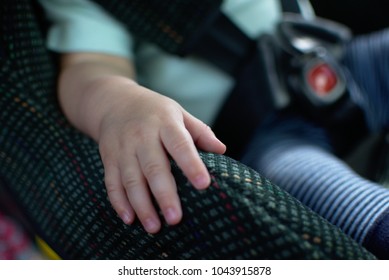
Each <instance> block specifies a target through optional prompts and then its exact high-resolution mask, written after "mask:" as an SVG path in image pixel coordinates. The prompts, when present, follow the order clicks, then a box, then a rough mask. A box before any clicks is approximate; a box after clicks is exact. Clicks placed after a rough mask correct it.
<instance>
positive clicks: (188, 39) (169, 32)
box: [94, 0, 222, 54]
mask: <svg viewBox="0 0 389 280" xmlns="http://www.w3.org/2000/svg"><path fill="white" fill-rule="evenodd" d="M94 1H95V2H96V3H98V4H100V5H102V6H103V7H104V8H105V9H106V10H107V11H109V12H110V13H112V14H114V15H115V16H116V17H117V18H118V19H119V20H120V21H122V22H123V23H125V24H126V25H127V27H129V29H130V31H131V32H132V33H134V34H136V35H137V37H138V38H140V39H143V40H147V41H151V42H153V43H156V44H158V45H159V46H160V47H161V48H163V49H164V50H165V51H168V52H171V53H176V54H186V53H187V52H188V51H189V50H190V49H191V48H192V47H193V43H194V41H195V40H196V39H197V38H198V37H199V36H201V34H202V33H203V32H204V31H206V29H207V28H208V24H209V23H210V22H212V21H213V20H214V19H215V17H216V15H217V14H218V11H219V7H220V5H221V3H222V0H197V1H181V0H170V1H160V0H146V1H145V0H132V1H106V0H94ZM150 7H152V8H150ZM177 11H179V12H177ZM188 35H190V36H188ZM193 40H194V41H193Z"/></svg>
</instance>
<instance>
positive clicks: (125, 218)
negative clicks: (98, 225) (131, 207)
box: [120, 212, 131, 224]
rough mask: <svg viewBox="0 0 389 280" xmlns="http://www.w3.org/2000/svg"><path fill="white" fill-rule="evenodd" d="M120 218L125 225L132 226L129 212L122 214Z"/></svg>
mask: <svg viewBox="0 0 389 280" xmlns="http://www.w3.org/2000/svg"><path fill="white" fill-rule="evenodd" d="M120 218H121V219H122V221H123V222H124V223H125V224H130V223H131V216H130V214H128V213H127V212H125V213H122V214H121V215H120Z"/></svg>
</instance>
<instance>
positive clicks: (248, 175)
mask: <svg viewBox="0 0 389 280" xmlns="http://www.w3.org/2000/svg"><path fill="white" fill-rule="evenodd" d="M0 20H1V25H0V28H1V33H0V34H1V35H0V36H1V38H0V40H1V41H0V42H1V46H2V47H3V50H2V52H1V54H2V56H1V58H0V108H1V110H0V124H1V129H0V177H1V178H3V180H4V181H5V182H6V184H7V186H8V190H9V192H10V193H11V194H12V195H13V197H14V198H15V200H16V201H17V203H18V205H19V207H20V208H21V209H22V210H23V212H24V214H25V215H26V217H27V219H28V221H29V222H30V223H31V224H32V226H33V228H34V230H35V231H36V232H37V234H38V235H39V236H41V237H42V238H43V239H44V240H45V241H46V242H47V243H48V244H49V245H50V246H51V247H52V248H53V249H54V250H55V251H56V252H57V253H58V254H59V255H60V256H61V257H62V258H66V259H374V256H373V255H371V254H370V253H369V252H367V251H366V250H365V249H364V248H362V247H360V246H359V245H357V244H356V243H355V242H354V241H353V240H352V239H351V238H349V237H348V236H346V235H345V234H343V233H342V232H341V231H340V230H339V229H338V228H336V227H334V226H333V225H331V224H329V223H328V222H327V221H325V220H324V219H322V218H321V217H319V216H318V215H316V214H314V213H313V212H312V211H310V210H309V209H307V208H306V207H304V206H303V205H302V204H301V203H299V202H298V201H297V200H295V199H294V198H292V197H291V196H290V195H289V194H287V193H286V192H284V191H283V190H281V189H280V188H279V187H277V186H275V185H273V184H272V183H271V182H269V181H268V180H266V179H264V178H262V177H261V176H260V175H259V174H258V173H256V172H255V171H253V170H251V169H249V168H248V167H246V166H244V165H242V164H240V163H238V162H236V161H234V160H232V159H230V158H228V157H225V156H221V155H215V154H211V153H203V152H200V155H201V157H202V159H203V161H204V162H205V164H206V166H207V168H208V170H209V171H210V174H211V176H212V185H211V187H210V188H209V189H207V190H204V191H196V190H195V189H194V188H193V187H192V186H191V185H190V183H189V182H188V181H187V179H186V178H185V176H184V175H183V174H182V172H181V170H180V169H179V168H178V167H177V166H176V164H175V163H174V162H172V163H171V164H172V172H173V174H174V176H175V179H176V182H177V185H178V192H179V195H180V198H181V200H182V205H183V211H184V218H183V221H182V222H181V223H180V224H179V225H177V226H174V227H169V226H167V225H163V228H162V230H161V231H160V232H159V233H158V234H155V235H150V234H147V233H146V232H145V231H144V230H143V229H142V227H141V225H140V223H139V222H136V223H135V224H134V225H131V226H126V225H124V224H123V223H122V222H121V220H120V219H119V218H118V217H117V215H116V214H115V212H114V211H113V209H112V207H111V205H110V203H109V201H108V199H107V194H106V190H105V186H104V182H103V177H104V170H103V165H102V162H101V159H100V155H99V152H98V147H97V144H96V143H95V142H93V141H92V140H91V139H89V138H88V137H86V136H85V135H83V134H82V133H80V132H78V131H77V130H75V129H74V128H73V127H71V125H70V124H69V123H68V122H67V121H66V119H65V117H64V116H63V114H62V113H61V110H60V108H59V106H58V103H57V99H56V95H55V78H56V67H55V65H54V64H53V60H52V57H51V56H50V53H49V52H47V51H46V49H45V47H44V40H43V34H42V32H41V30H40V26H39V25H38V24H37V19H36V17H35V10H34V9H33V7H32V6H31V2H30V1H27V0H21V1H17V2H14V1H6V3H5V4H3V5H2V6H1V7H0Z"/></svg>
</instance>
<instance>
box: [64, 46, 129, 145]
mask: <svg viewBox="0 0 389 280" xmlns="http://www.w3.org/2000/svg"><path fill="white" fill-rule="evenodd" d="M61 66H62V69H61V75H60V78H59V89H58V94H59V100H60V104H61V107H62V109H63V111H64V113H65V115H66V116H67V118H68V119H69V121H70V122H71V123H72V124H73V125H74V126H76V127H77V128H78V129H80V130H81V131H82V132H84V133H86V134H88V135H89V136H91V137H92V138H94V139H95V140H98V135H99V126H100V122H101V119H102V116H103V115H104V114H105V113H106V112H107V110H110V109H111V108H112V106H113V104H114V103H117V102H120V96H115V97H114V98H113V95H114V94H116V95H118V92H122V91H114V90H113V89H115V86H116V87H117V86H118V85H119V84H120V85H121V86H122V85H123V84H128V85H129V86H131V85H135V83H134V82H133V80H134V78H135V74H134V70H133V67H132V65H131V63H130V61H128V60H127V59H126V58H120V57H115V56H109V55H103V54H89V53H75V54H66V55H63V57H62V65H61ZM119 81H120V82H119ZM114 92H115V93H114Z"/></svg>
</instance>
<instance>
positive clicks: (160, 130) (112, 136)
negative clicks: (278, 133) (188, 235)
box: [98, 82, 225, 233]
mask: <svg viewBox="0 0 389 280" xmlns="http://www.w3.org/2000/svg"><path fill="white" fill-rule="evenodd" d="M111 94H112V100H111V101H109V102H110V103H112V104H110V106H111V110H108V111H107V113H106V114H105V115H104V117H103V118H102V121H101V125H100V129H99V136H98V142H99V149H100V153H101V156H102V160H103V164H104V169H105V184H106V188H107V192H108V196H109V199H110V201H111V203H112V206H113V208H114V209H115V211H116V212H117V213H118V215H119V216H120V217H121V219H122V220H123V221H124V223H126V224H131V223H132V222H133V221H134V219H135V217H136V216H137V217H138V218H139V220H140V221H141V223H142V225H143V226H144V228H145V230H146V231H148V232H149V233H156V232H157V231H159V229H160V227H161V221H160V220H159V218H158V215H157V210H156V209H155V208H154V206H153V203H152V196H153V197H154V198H155V199H156V201H157V203H158V206H159V208H160V210H161V211H162V214H163V216H164V218H165V220H166V222H167V223H168V224H170V225H174V224H177V223H178V222H179V221H180V220H181V218H182V210H181V205H180V200H179V197H178V195H177V189H176V184H175V181H174V177H173V176H172V173H171V170H170V163H169V159H168V154H169V155H170V156H171V157H172V158H173V159H174V160H175V161H176V162H177V164H178V166H179V167H180V168H181V169H182V171H183V172H184V174H185V175H186V176H187V177H188V179H189V181H190V182H191V183H192V184H193V186H194V187H195V188H196V189H199V190H201V189H204V188H207V187H208V186H209V184H210V175H209V173H208V171H207V169H206V167H205V165H204V163H203V162H202V160H201V159H200V157H199V155H198V152H197V149H196V147H197V148H199V149H202V150H205V151H209V152H215V153H224V152H225V145H224V144H222V143H221V142H220V141H219V140H218V139H217V138H216V137H215V135H214V133H213V132H212V131H211V129H210V128H209V127H208V126H207V125H205V124H204V123H203V122H201V121H199V120H198V119H196V118H195V117H193V116H192V115H190V114H189V113H188V112H186V111H185V110H184V109H183V108H182V107H181V106H180V105H179V104H178V103H176V102H175V101H173V100H171V99H170V98H167V97H165V96H162V95H160V94H158V93H155V92H153V91H150V90H148V89H146V88H144V87H141V86H139V85H137V84H135V83H134V84H128V83H123V84H120V82H119V84H118V83H117V82H116V84H115V88H113V89H112V93H111Z"/></svg>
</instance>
